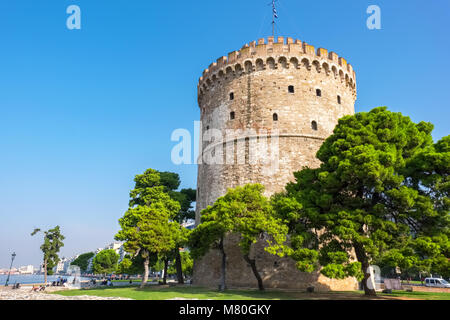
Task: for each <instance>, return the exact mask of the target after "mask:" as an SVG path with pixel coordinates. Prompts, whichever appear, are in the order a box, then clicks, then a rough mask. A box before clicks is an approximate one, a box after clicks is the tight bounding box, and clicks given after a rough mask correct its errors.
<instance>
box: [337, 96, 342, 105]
mask: <svg viewBox="0 0 450 320" xmlns="http://www.w3.org/2000/svg"><path fill="white" fill-rule="evenodd" d="M337 102H338V103H339V104H341V96H337Z"/></svg>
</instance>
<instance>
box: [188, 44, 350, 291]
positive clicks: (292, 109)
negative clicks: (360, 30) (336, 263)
mask: <svg viewBox="0 0 450 320" xmlns="http://www.w3.org/2000/svg"><path fill="white" fill-rule="evenodd" d="M355 78H356V77H355V72H354V70H353V67H352V66H351V65H350V64H348V63H347V61H346V60H345V59H344V58H342V57H339V56H338V55H337V54H336V53H334V52H328V51H327V50H326V49H322V48H319V49H317V50H316V49H315V48H314V47H313V46H311V45H309V44H307V43H305V42H303V43H302V42H301V41H300V40H294V39H292V38H287V39H285V38H283V37H278V38H277V39H276V42H275V39H274V37H269V38H268V39H267V42H266V40H265V39H259V40H258V41H257V42H256V41H254V42H251V43H250V44H246V45H244V47H243V48H242V49H241V50H239V51H234V52H231V53H230V54H229V55H228V57H221V58H219V59H218V60H217V61H216V62H214V63H212V64H211V65H210V66H209V68H208V69H206V70H205V71H204V72H203V76H202V77H201V78H200V80H199V83H198V104H199V107H200V110H201V130H202V132H203V133H205V132H206V133H208V132H210V131H212V130H214V132H215V134H211V135H208V134H206V135H205V136H206V139H205V138H203V139H202V141H201V143H200V155H201V157H200V159H201V160H199V167H198V181H197V208H196V210H197V211H196V223H197V224H199V223H200V213H201V210H203V209H205V208H206V207H207V206H208V205H212V204H213V203H214V201H215V200H216V199H217V198H219V197H220V196H223V195H224V194H225V193H226V192H227V190H228V189H229V188H234V187H236V186H240V185H245V184H248V183H260V184H262V185H264V186H265V192H266V195H267V196H270V195H272V194H274V193H276V192H280V191H283V189H284V187H285V186H286V184H287V183H288V182H290V181H293V180H294V175H293V172H295V171H299V170H301V169H302V168H303V167H305V166H308V167H318V166H319V160H318V159H316V157H315V155H316V153H317V151H318V149H319V148H320V146H321V144H322V143H323V141H324V140H325V139H326V138H327V137H328V136H329V135H331V134H332V132H333V129H334V127H335V125H336V124H337V121H338V119H339V118H341V117H343V116H344V115H351V114H354V110H355V109H354V104H355V100H356V79H355ZM230 132H232V133H233V134H234V135H230ZM218 135H219V136H218ZM218 138H220V139H218ZM275 142H276V143H275ZM255 148H256V149H257V150H268V152H269V153H270V159H269V160H270V161H268V163H263V162H261V161H251V159H249V158H250V157H249V153H251V150H253V149H255ZM211 157H212V158H214V157H215V158H214V159H216V160H215V161H205V159H206V160H207V159H209V158H211ZM217 159H219V160H220V159H221V160H223V161H222V162H220V161H217ZM230 159H231V160H232V161H231V162H230ZM274 163H276V165H275V166H274ZM237 241H238V240H237V239H236V237H233V236H231V237H228V238H227V239H226V241H225V251H226V253H227V285H228V287H256V286H257V282H256V279H255V278H254V276H253V274H252V272H251V269H250V267H249V266H248V265H247V263H246V262H245V261H244V259H243V258H242V255H241V253H240V249H239V247H238V246H237ZM254 247H255V248H254V250H253V252H252V253H251V254H252V255H254V257H255V258H256V265H257V268H258V270H259V271H260V274H261V276H262V278H263V280H264V284H265V286H266V287H267V288H286V289H305V288H306V287H308V286H311V285H313V286H315V287H316V289H318V290H325V291H326V290H354V289H356V287H357V281H356V280H355V279H354V278H348V279H344V280H332V279H328V278H326V277H324V276H323V275H320V274H319V273H312V274H309V273H302V272H300V271H298V270H297V269H296V267H295V263H294V262H293V261H291V260H289V259H287V258H283V259H282V258H279V257H276V256H272V255H270V254H268V253H266V252H265V251H264V250H263V249H264V248H263V245H262V243H258V244H256V245H255V246H254ZM220 261H221V255H220V253H219V251H218V250H211V251H210V252H209V253H208V254H207V255H206V256H205V257H203V258H202V259H201V260H198V261H196V262H195V264H194V277H193V281H194V284H196V285H201V286H208V287H217V285H218V284H219V282H220V276H221V273H220Z"/></svg>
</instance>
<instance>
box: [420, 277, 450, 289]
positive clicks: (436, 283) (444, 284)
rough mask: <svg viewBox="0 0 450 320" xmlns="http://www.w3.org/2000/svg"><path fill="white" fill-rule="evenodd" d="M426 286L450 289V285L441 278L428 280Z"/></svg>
mask: <svg viewBox="0 0 450 320" xmlns="http://www.w3.org/2000/svg"><path fill="white" fill-rule="evenodd" d="M425 286H426V287H434V288H450V283H448V282H447V281H445V280H444V279H441V278H426V279H425Z"/></svg>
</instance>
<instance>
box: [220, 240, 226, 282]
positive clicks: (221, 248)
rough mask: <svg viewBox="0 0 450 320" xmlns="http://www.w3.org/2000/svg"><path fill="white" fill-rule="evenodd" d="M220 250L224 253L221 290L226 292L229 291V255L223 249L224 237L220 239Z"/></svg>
mask: <svg viewBox="0 0 450 320" xmlns="http://www.w3.org/2000/svg"><path fill="white" fill-rule="evenodd" d="M219 250H220V252H221V253H222V266H221V267H222V275H221V277H220V284H219V290H220V291H225V290H226V289H227V286H226V269H227V268H226V267H227V255H226V254H225V249H224V247H223V237H222V238H221V239H220V243H219Z"/></svg>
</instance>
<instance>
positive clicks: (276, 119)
mask: <svg viewBox="0 0 450 320" xmlns="http://www.w3.org/2000/svg"><path fill="white" fill-rule="evenodd" d="M273 121H278V114H276V113H274V114H273Z"/></svg>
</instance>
